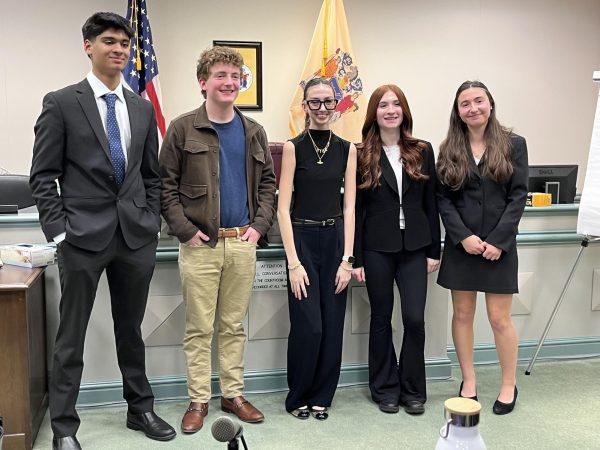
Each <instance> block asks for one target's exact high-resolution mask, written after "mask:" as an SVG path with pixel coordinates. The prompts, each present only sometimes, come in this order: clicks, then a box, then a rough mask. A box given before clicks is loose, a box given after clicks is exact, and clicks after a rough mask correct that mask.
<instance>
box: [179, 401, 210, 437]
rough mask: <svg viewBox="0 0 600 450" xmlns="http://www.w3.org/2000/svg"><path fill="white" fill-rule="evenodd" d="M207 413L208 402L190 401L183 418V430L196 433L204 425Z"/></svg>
mask: <svg viewBox="0 0 600 450" xmlns="http://www.w3.org/2000/svg"><path fill="white" fill-rule="evenodd" d="M207 414H208V403H199V402H190V406H188V409H187V411H186V412H185V414H184V415H183V419H182V420H181V431H183V432H184V433H188V434H191V433H195V432H196V431H198V430H199V429H200V428H202V426H203V425H204V418H205V417H206V415H207Z"/></svg>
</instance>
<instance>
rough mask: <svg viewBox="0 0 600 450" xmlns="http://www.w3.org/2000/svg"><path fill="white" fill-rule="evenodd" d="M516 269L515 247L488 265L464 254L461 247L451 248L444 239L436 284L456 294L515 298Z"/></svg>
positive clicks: (448, 241)
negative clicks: (465, 292) (479, 294)
mask: <svg viewBox="0 0 600 450" xmlns="http://www.w3.org/2000/svg"><path fill="white" fill-rule="evenodd" d="M518 267H519V259H518V256H517V248H516V246H514V247H513V248H512V250H510V251H509V252H508V253H505V252H502V255H501V256H500V258H499V259H498V260H497V261H489V260H487V259H485V258H484V257H483V256H481V255H471V254H469V253H467V252H466V251H465V249H464V248H463V246H462V244H458V245H453V244H452V242H450V240H449V239H448V238H447V236H446V240H445V245H444V254H443V255H442V263H441V265H440V272H439V274H438V279H437V282H438V284H439V285H440V286H442V287H445V288H446V289H452V290H457V291H479V292H489V293H491V294H516V293H518V292H519V283H518Z"/></svg>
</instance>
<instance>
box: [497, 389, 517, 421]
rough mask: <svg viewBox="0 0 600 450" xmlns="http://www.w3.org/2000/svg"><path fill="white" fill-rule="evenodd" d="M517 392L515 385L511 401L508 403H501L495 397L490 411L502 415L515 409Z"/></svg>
mask: <svg viewBox="0 0 600 450" xmlns="http://www.w3.org/2000/svg"><path fill="white" fill-rule="evenodd" d="M518 393H519V391H518V390H517V386H515V395H514V397H513V401H512V402H510V403H503V402H501V401H500V400H498V399H496V401H495V402H494V407H493V408H492V411H494V414H498V415H499V416H501V415H503V414H508V413H510V412H512V410H513V409H515V403H517V394H518Z"/></svg>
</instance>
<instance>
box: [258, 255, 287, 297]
mask: <svg viewBox="0 0 600 450" xmlns="http://www.w3.org/2000/svg"><path fill="white" fill-rule="evenodd" d="M253 289H254V290H255V291H266V290H269V291H273V290H276V291H277V290H279V291H282V290H287V275H286V273H285V260H268V259H267V260H261V261H256V276H255V277H254V287H253Z"/></svg>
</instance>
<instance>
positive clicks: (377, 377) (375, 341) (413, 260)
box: [364, 250, 427, 403]
mask: <svg viewBox="0 0 600 450" xmlns="http://www.w3.org/2000/svg"><path fill="white" fill-rule="evenodd" d="M364 268H365V276H366V279H367V282H366V284H367V292H368V294H369V302H370V303H371V325H370V331H369V333H370V334H369V388H370V390H371V397H372V398H373V400H374V401H375V402H381V401H392V402H400V403H404V402H407V401H409V400H418V401H420V402H425V401H426V400H427V392H426V382H425V299H426V297H427V260H426V256H425V251H424V250H418V251H414V252H409V251H406V250H402V251H400V252H395V253H384V252H377V251H365V252H364ZM394 281H396V285H397V286H398V290H399V292H400V305H401V308H402V324H403V325H404V335H403V337H402V348H401V350H400V357H399V358H397V357H396V349H395V348H394V343H393V341H392V324H391V318H392V310H393V307H394V291H393V289H394Z"/></svg>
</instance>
